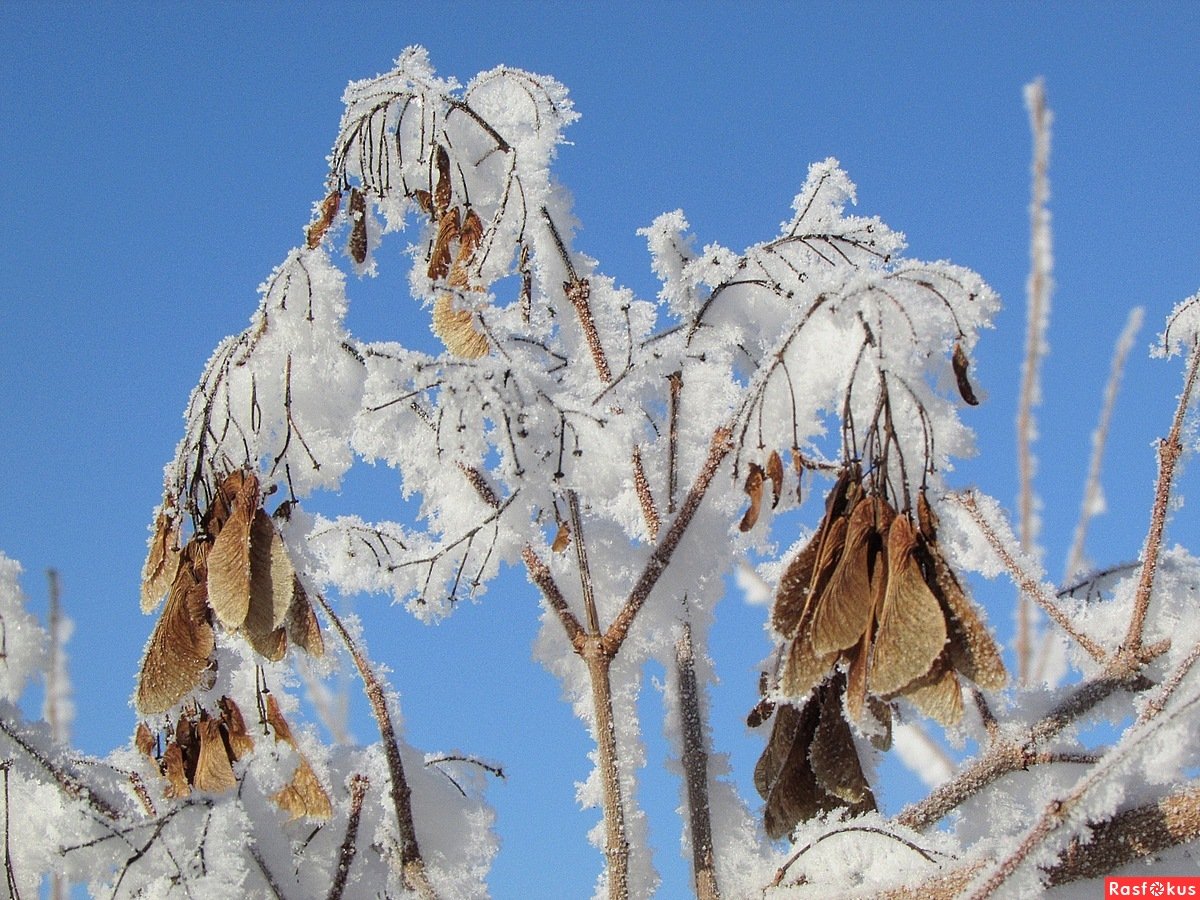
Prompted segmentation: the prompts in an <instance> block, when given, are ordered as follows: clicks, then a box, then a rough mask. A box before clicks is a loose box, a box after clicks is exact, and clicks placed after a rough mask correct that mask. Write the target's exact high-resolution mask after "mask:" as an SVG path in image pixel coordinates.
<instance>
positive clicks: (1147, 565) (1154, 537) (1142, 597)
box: [1122, 344, 1200, 655]
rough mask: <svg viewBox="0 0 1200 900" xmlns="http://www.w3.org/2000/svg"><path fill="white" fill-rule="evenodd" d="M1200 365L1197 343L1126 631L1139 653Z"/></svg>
mask: <svg viewBox="0 0 1200 900" xmlns="http://www.w3.org/2000/svg"><path fill="white" fill-rule="evenodd" d="M1198 367H1200V346H1197V345H1195V344H1193V346H1192V351H1191V354H1190V356H1189V358H1188V371H1187V378H1186V380H1185V381H1184V386H1183V393H1182V394H1180V395H1179V403H1178V405H1177V406H1176V407H1175V418H1174V420H1173V421H1172V422H1171V431H1170V433H1169V434H1168V435H1167V438H1166V440H1164V441H1161V442H1160V443H1159V445H1158V481H1157V482H1156V483H1155V485H1154V506H1153V507H1152V508H1151V511H1150V529H1149V531H1147V533H1146V546H1145V548H1144V549H1143V551H1142V574H1141V577H1140V579H1139V580H1138V587H1137V593H1136V594H1135V595H1134V601H1133V613H1132V614H1131V615H1130V617H1129V628H1128V630H1127V631H1126V632H1125V640H1124V642H1123V644H1122V646H1123V647H1124V648H1125V650H1126V651H1127V652H1129V653H1132V654H1134V655H1137V654H1139V653H1140V651H1141V649H1142V629H1143V628H1144V626H1145V623H1146V611H1147V610H1148V609H1149V607H1150V592H1151V590H1152V589H1153V588H1154V575H1155V573H1156V572H1157V571H1158V557H1159V553H1160V552H1161V551H1162V537H1163V531H1164V529H1165V528H1166V525H1167V511H1168V508H1169V505H1170V502H1171V485H1172V483H1173V482H1174V480H1175V467H1176V465H1177V464H1178V463H1179V458H1180V457H1181V456H1182V455H1183V438H1182V434H1183V423H1184V417H1185V414H1186V413H1187V408H1188V405H1189V404H1190V403H1191V398H1192V392H1193V391H1194V390H1195V387H1196V372H1197V368H1198Z"/></svg>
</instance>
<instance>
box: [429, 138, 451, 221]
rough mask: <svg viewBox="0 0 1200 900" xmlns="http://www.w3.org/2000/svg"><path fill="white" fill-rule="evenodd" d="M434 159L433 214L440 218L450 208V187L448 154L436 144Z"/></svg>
mask: <svg viewBox="0 0 1200 900" xmlns="http://www.w3.org/2000/svg"><path fill="white" fill-rule="evenodd" d="M434 159H435V161H436V163H437V173H438V174H437V184H436V185H435V186H434V189H433V212H434V215H436V216H441V215H442V214H443V213H444V212H445V211H446V210H447V209H449V207H450V194H451V190H452V185H451V184H450V154H449V153H447V152H446V148H445V147H443V146H442V145H441V144H438V146H437V150H436V151H434Z"/></svg>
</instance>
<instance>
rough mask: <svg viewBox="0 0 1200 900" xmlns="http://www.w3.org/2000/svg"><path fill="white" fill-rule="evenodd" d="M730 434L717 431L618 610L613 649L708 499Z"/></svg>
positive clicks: (609, 640) (609, 641)
mask: <svg viewBox="0 0 1200 900" xmlns="http://www.w3.org/2000/svg"><path fill="white" fill-rule="evenodd" d="M730 436H731V431H730V430H729V428H727V427H724V426H722V427H720V428H718V429H717V430H716V431H715V432H713V436H712V442H711V443H710V444H709V448H708V458H707V459H705V461H704V465H703V466H701V467H700V472H699V474H697V476H696V480H695V482H694V483H693V484H692V488H691V490H690V491H688V494H687V496H686V497H685V498H684V500H683V503H682V505H681V506H680V507H679V512H678V514H676V516H675V518H674V519H673V520H672V521H671V527H670V528H668V529H667V533H666V535H665V536H664V537H663V539H662V541H661V542H660V543H659V545H658V546H657V547H655V548H654V552H653V553H651V554H650V559H649V560H647V562H646V566H645V568H643V569H642V574H641V576H640V577H639V578H638V580H637V582H636V583H635V584H634V586H633V589H632V590H631V591H630V592H629V598H628V599H627V600H626V601H625V605H624V606H623V607H621V611H620V612H619V613H618V614H617V617H616V619H614V620H613V623H612V625H610V626H609V628H608V631H607V632H605V635H604V644H605V646H606V647H608V648H610V649H609V652H610V653H612V654H614V655H615V654H616V652H617V651H618V650H619V649H620V647H621V644H622V643H623V642H624V640H625V636H626V635H627V634H628V633H629V628H630V626H631V625H633V620H634V618H635V617H636V616H637V614H638V611H639V610H641V608H642V607H643V606H644V605H645V603H646V599H647V598H648V597H649V596H650V592H651V591H652V590H653V589H654V586H655V585H656V584H658V579H659V578H661V577H662V574H663V572H665V571H666V569H667V565H668V563H670V562H671V557H672V556H673V555H674V553H675V550H676V548H678V546H679V542H680V541H681V540H682V539H683V535H684V533H685V532H686V531H687V529H688V526H689V525H691V523H692V518H693V517H694V516H695V515H696V511H697V510H698V509H699V508H700V503H701V501H703V500H704V495H705V494H706V493H707V492H708V487H709V485H711V484H712V480H713V477H714V476H715V475H716V474H717V469H719V468H720V467H721V463H722V462H723V461H724V460H725V457H726V456H727V455H728V454H729V451H730V450H731V449H732V444H731V443H730Z"/></svg>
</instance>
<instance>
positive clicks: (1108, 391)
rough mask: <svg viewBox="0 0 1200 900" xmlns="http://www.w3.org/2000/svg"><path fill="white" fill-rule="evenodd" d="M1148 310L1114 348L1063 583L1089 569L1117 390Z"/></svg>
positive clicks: (1132, 315)
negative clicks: (1087, 548) (1091, 529)
mask: <svg viewBox="0 0 1200 900" xmlns="http://www.w3.org/2000/svg"><path fill="white" fill-rule="evenodd" d="M1143 314H1144V310H1143V309H1142V307H1140V306H1137V307H1134V308H1133V309H1132V310H1130V311H1129V318H1128V319H1126V321H1125V328H1124V329H1123V330H1122V331H1121V336H1120V337H1119V338H1118V339H1117V343H1116V346H1115V347H1114V348H1113V355H1112V365H1111V366H1110V367H1109V372H1108V383H1107V384H1106V385H1105V387H1104V405H1103V407H1102V408H1101V410H1100V421H1099V422H1098V423H1097V424H1096V430H1095V431H1094V432H1093V433H1092V458H1091V461H1090V462H1089V463H1088V474H1087V481H1086V483H1085V484H1084V488H1083V503H1082V504H1081V507H1080V510H1079V521H1078V522H1077V523H1076V524H1075V534H1074V536H1073V538H1072V541H1071V550H1070V552H1069V553H1068V554H1067V566H1066V571H1065V572H1064V573H1063V583H1064V584H1066V583H1069V582H1070V580H1071V579H1072V578H1074V577H1076V576H1077V575H1080V574H1081V573H1082V572H1083V569H1084V567H1085V564H1084V561H1083V556H1084V544H1085V541H1086V539H1087V529H1088V525H1089V523H1090V522H1091V520H1092V517H1093V516H1095V515H1096V514H1097V513H1098V512H1100V510H1101V508H1102V507H1103V505H1104V493H1103V490H1102V488H1101V487H1100V465H1101V463H1102V462H1103V461H1104V450H1105V447H1106V446H1107V445H1108V431H1109V427H1110V426H1111V424H1112V416H1113V409H1114V408H1115V407H1116V404H1117V391H1118V390H1119V389H1120V387H1121V376H1122V375H1124V373H1125V363H1126V360H1127V359H1128V358H1129V351H1130V350H1131V349H1133V342H1134V339H1135V338H1136V337H1137V333H1138V331H1139V330H1140V329H1141V327H1142V316H1143Z"/></svg>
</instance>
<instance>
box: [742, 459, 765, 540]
mask: <svg viewBox="0 0 1200 900" xmlns="http://www.w3.org/2000/svg"><path fill="white" fill-rule="evenodd" d="M743 490H744V491H745V492H746V496H747V497H749V498H750V508H749V509H747V510H746V512H745V514H744V515H743V516H742V521H741V522H739V523H738V528H739V529H741V530H742V531H749V530H750V529H751V528H753V527H754V525H755V523H756V522H757V521H758V513H759V510H760V509H762V495H763V470H762V466H760V465H759V464H758V463H750V471H748V472H747V473H746V483H745V484H744V485H743Z"/></svg>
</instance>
